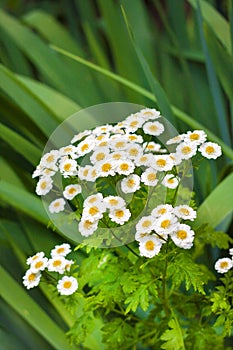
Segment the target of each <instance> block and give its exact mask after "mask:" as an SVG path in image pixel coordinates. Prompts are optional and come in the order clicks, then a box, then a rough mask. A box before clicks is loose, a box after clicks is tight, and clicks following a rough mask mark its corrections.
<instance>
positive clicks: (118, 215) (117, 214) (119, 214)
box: [115, 210, 124, 218]
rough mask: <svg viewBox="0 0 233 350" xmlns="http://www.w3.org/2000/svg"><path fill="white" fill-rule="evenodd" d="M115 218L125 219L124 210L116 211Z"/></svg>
mask: <svg viewBox="0 0 233 350" xmlns="http://www.w3.org/2000/svg"><path fill="white" fill-rule="evenodd" d="M115 216H117V217H118V218H123V216H124V211H123V210H116V211H115Z"/></svg>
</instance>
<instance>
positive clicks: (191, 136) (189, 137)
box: [184, 130, 207, 145]
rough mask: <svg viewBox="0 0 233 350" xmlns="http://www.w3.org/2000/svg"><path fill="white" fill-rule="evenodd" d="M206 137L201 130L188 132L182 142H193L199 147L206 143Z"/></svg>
mask: <svg viewBox="0 0 233 350" xmlns="http://www.w3.org/2000/svg"><path fill="white" fill-rule="evenodd" d="M206 138H207V135H206V133H205V132H204V131H203V130H194V131H188V132H187V133H186V134H185V136H184V142H193V143H195V144H196V145H201V144H202V143H203V142H205V141H206Z"/></svg>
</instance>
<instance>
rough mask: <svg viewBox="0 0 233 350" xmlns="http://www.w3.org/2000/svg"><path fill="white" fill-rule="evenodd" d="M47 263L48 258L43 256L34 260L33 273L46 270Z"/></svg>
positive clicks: (32, 264)
mask: <svg viewBox="0 0 233 350" xmlns="http://www.w3.org/2000/svg"><path fill="white" fill-rule="evenodd" d="M47 265H48V259H47V258H44V257H43V258H40V259H36V260H35V261H33V262H32V263H31V266H30V269H31V271H32V272H33V273H37V272H39V271H44V269H45V268H46V267H47Z"/></svg>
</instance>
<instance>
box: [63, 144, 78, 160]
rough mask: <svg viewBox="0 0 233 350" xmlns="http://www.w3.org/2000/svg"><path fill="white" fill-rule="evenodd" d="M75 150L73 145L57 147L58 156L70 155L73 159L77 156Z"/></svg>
mask: <svg viewBox="0 0 233 350" xmlns="http://www.w3.org/2000/svg"><path fill="white" fill-rule="evenodd" d="M76 151H77V148H76V147H75V146H73V145H68V146H65V147H62V148H60V149H59V152H60V156H62V157H63V156H70V157H71V158H73V159H75V158H78V155H77V153H76Z"/></svg>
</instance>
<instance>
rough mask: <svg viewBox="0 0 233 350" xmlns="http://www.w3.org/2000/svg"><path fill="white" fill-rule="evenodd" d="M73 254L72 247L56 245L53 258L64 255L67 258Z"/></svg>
mask: <svg viewBox="0 0 233 350" xmlns="http://www.w3.org/2000/svg"><path fill="white" fill-rule="evenodd" d="M70 252H71V248H70V245H69V244H68V243H63V244H60V245H56V246H55V247H54V248H53V249H52V250H51V256H52V257H54V256H57V255H62V256H66V255H67V254H69V253H70Z"/></svg>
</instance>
